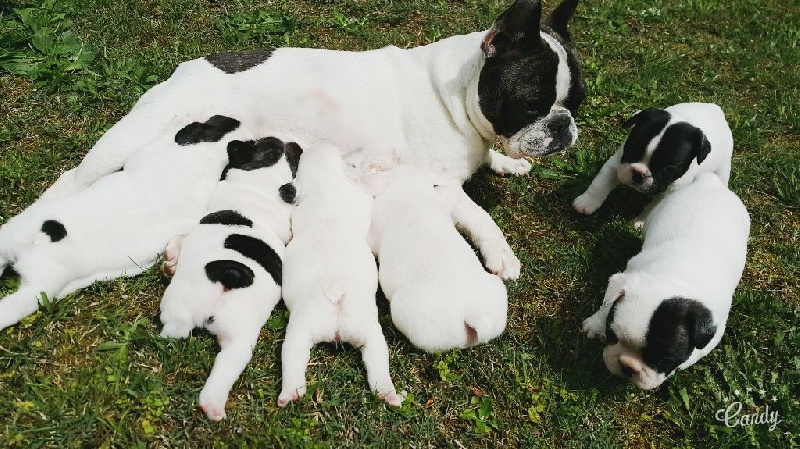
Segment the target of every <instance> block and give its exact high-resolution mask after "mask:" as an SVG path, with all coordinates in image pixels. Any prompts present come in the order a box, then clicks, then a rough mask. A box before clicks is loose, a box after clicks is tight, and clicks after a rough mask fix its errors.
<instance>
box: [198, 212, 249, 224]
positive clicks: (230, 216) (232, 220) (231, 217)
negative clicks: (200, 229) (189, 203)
mask: <svg viewBox="0 0 800 449" xmlns="http://www.w3.org/2000/svg"><path fill="white" fill-rule="evenodd" d="M200 224H221V225H226V226H247V227H248V228H252V227H253V220H250V219H249V218H247V217H245V216H244V215H242V214H240V213H239V212H236V211H235V210H219V211H216V212H211V213H210V214H208V215H206V216H205V217H203V218H202V219H200Z"/></svg>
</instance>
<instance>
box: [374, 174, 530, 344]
mask: <svg viewBox="0 0 800 449" xmlns="http://www.w3.org/2000/svg"><path fill="white" fill-rule="evenodd" d="M370 182H371V183H372V185H370V186H369V188H370V190H371V191H374V192H376V193H377V196H376V197H375V204H374V211H373V215H372V228H371V230H370V241H371V245H372V249H373V251H374V252H375V254H376V255H377V256H378V262H379V266H380V270H379V277H380V284H381V288H382V289H383V292H384V293H385V294H386V298H388V299H389V303H390V306H391V311H392V320H393V321H394V324H395V325H396V326H397V328H398V329H399V330H400V331H401V332H402V333H403V334H404V335H405V336H406V337H408V339H409V341H411V343H412V344H414V345H415V346H417V347H419V348H421V349H423V350H425V351H429V352H439V351H446V350H449V349H453V348H466V347H469V346H473V345H476V344H478V343H485V342H487V341H489V340H490V339H492V338H494V337H497V336H498V335H500V333H502V332H503V329H505V325H506V313H507V299H506V288H505V285H504V284H503V281H502V280H501V279H500V277H498V276H495V275H493V274H490V273H487V272H486V271H485V270H484V268H483V266H481V263H480V261H479V260H478V257H477V256H476V255H475V253H474V252H473V250H472V248H471V247H470V246H469V244H468V243H467V242H466V241H465V240H464V238H463V237H462V236H461V235H460V234H459V233H458V230H456V228H455V226H454V222H459V223H461V224H462V225H464V226H465V229H466V231H467V232H468V233H470V234H471V235H472V236H473V238H474V240H475V242H476V244H477V245H478V246H479V247H480V249H481V250H482V252H484V254H489V255H490V256H489V257H487V258H486V259H487V261H488V260H490V259H492V260H497V261H498V262H497V268H496V270H495V271H497V272H498V273H499V274H502V273H503V272H506V273H505V275H506V277H510V278H516V277H517V276H518V275H519V260H517V259H516V257H514V255H513V252H511V249H510V248H509V247H508V244H507V243H506V241H505V238H504V237H503V235H502V233H501V231H500V229H499V228H497V226H496V225H495V224H494V222H493V221H492V219H491V217H489V216H488V214H487V213H486V212H485V211H483V210H482V209H481V208H480V207H479V206H477V205H476V204H475V203H473V202H472V201H471V200H470V199H469V197H467V196H466V195H465V194H464V192H463V190H462V189H461V186H460V184H459V183H458V182H457V181H456V182H453V183H448V184H442V185H439V186H438V187H434V184H433V181H432V178H431V177H430V176H429V175H428V174H427V173H425V172H423V171H422V170H420V169H417V168H414V167H411V166H397V167H395V168H394V169H392V171H391V172H389V173H388V174H385V177H384V178H382V179H381V178H373V179H372V180H371V181H370ZM376 184H377V185H376ZM381 184H382V185H381ZM494 254H499V256H498V257H495V256H494Z"/></svg>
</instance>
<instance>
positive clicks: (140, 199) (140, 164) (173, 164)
mask: <svg viewBox="0 0 800 449" xmlns="http://www.w3.org/2000/svg"><path fill="white" fill-rule="evenodd" d="M209 117H210V116H208V117H204V118H203V119H202V120H203V121H205V120H207V119H208V118H209ZM189 123H190V120H186V119H185V118H180V117H178V118H174V119H172V120H164V121H162V122H161V123H160V124H159V125H158V126H156V125H155V124H154V126H153V127H152V128H150V129H149V130H148V131H147V132H145V135H146V136H158V137H157V138H155V139H151V140H150V141H149V142H148V143H147V145H146V146H145V147H142V148H140V150H139V151H138V152H137V153H136V154H135V155H133V157H131V158H130V159H129V160H127V161H125V168H124V170H123V171H120V172H115V173H111V174H105V176H103V177H102V178H100V179H99V180H97V182H95V183H94V184H92V185H91V186H89V187H88V188H86V189H84V190H81V191H80V192H77V193H75V194H74V195H71V196H66V197H58V196H48V197H47V198H44V197H43V198H42V199H40V200H39V201H37V202H36V203H34V204H33V205H31V206H30V207H28V208H27V209H26V210H25V211H23V212H22V213H21V214H19V215H17V216H16V217H14V218H12V219H10V220H9V221H8V222H7V223H6V224H4V225H3V227H2V228H0V260H2V261H3V263H13V264H14V269H15V270H16V271H17V272H18V273H19V274H20V280H21V283H20V287H19V289H18V291H17V292H15V293H13V294H11V295H8V296H6V297H5V298H3V299H2V300H0V329H3V328H5V327H8V326H11V325H13V324H15V323H17V322H18V321H19V320H20V319H22V318H24V317H26V316H28V315H30V314H32V313H33V312H35V311H36V310H37V308H38V306H39V298H40V294H41V293H44V294H45V295H47V297H48V298H50V299H53V298H62V297H64V296H66V295H67V294H69V293H71V292H74V291H75V290H78V289H80V288H83V287H86V286H88V285H90V284H91V283H92V282H94V281H97V280H104V279H113V278H117V277H120V276H133V275H136V274H139V273H141V272H142V271H144V270H145V269H147V268H148V267H150V266H151V265H153V264H154V263H155V262H156V260H157V259H158V257H159V254H160V253H161V251H162V250H163V249H164V246H165V245H166V243H167V241H169V239H170V238H171V237H172V236H174V235H176V234H182V233H186V232H187V231H188V230H189V229H190V228H191V227H192V226H193V225H194V224H195V223H196V222H197V220H199V219H200V217H201V216H202V214H203V212H204V211H205V210H206V208H207V206H208V198H209V197H210V195H211V192H212V191H213V190H214V187H215V186H216V185H217V182H218V181H219V176H220V172H221V171H222V168H223V167H224V166H225V163H226V161H227V153H226V144H227V142H228V141H230V140H233V139H235V138H248V137H249V136H250V135H249V134H248V132H247V131H245V130H243V129H242V128H241V127H239V129H237V130H236V131H233V132H231V133H229V134H227V135H226V136H225V137H224V138H223V140H221V141H220V142H210V143H198V144H194V145H187V146H180V145H178V144H176V143H175V133H176V132H177V131H178V130H179V129H181V128H182V127H183V126H184V125H188V124H189ZM141 137H142V136H139V138H141ZM117 168H120V167H117ZM68 173H70V172H68ZM73 173H74V172H73ZM65 175H66V174H65ZM67 176H69V175H67ZM45 220H57V221H58V222H60V223H62V224H63V225H64V226H65V227H66V230H67V236H66V237H65V238H64V239H63V240H61V241H58V242H51V241H50V239H49V238H48V237H47V236H46V235H45V234H43V233H41V232H40V229H41V226H42V223H43V222H44V221H45ZM0 268H2V267H0Z"/></svg>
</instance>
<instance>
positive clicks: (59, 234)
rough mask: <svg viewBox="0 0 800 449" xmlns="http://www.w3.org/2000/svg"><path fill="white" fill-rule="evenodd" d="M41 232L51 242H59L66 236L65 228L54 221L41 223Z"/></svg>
mask: <svg viewBox="0 0 800 449" xmlns="http://www.w3.org/2000/svg"><path fill="white" fill-rule="evenodd" d="M42 232H44V233H45V234H47V236H48V237H50V241H51V242H58V241H61V240H62V239H63V238H64V237H66V236H67V228H65V227H64V225H63V224H61V222H59V221H56V220H47V221H45V222H44V223H42Z"/></svg>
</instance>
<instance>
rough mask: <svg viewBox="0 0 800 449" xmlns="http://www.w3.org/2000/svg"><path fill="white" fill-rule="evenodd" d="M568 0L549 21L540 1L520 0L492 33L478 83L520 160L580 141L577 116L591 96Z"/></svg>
mask: <svg viewBox="0 0 800 449" xmlns="http://www.w3.org/2000/svg"><path fill="white" fill-rule="evenodd" d="M577 4H578V0H564V1H563V2H562V3H561V4H560V5H559V6H558V7H557V8H556V9H555V10H554V11H553V12H552V13H551V14H550V16H549V17H547V19H545V20H544V22H541V16H542V5H541V3H540V2H539V1H538V0H516V1H515V2H514V4H513V5H512V6H511V7H510V8H508V9H507V10H506V11H505V12H504V13H503V14H501V15H500V17H498V18H497V20H496V21H495V23H494V24H493V25H492V27H491V28H490V29H489V31H488V32H487V33H486V36H485V37H484V39H483V43H482V44H481V49H482V50H483V53H484V55H485V56H486V61H485V65H484V66H483V69H482V70H481V74H480V79H479V81H478V98H479V101H480V108H481V111H482V112H483V115H484V116H485V117H486V118H487V119H488V120H489V122H490V123H491V124H492V126H493V127H494V131H495V134H497V135H498V137H499V138H500V141H501V142H502V144H503V147H504V149H505V151H506V153H507V154H508V155H509V156H511V157H514V158H519V157H522V156H524V155H530V156H540V155H545V154H550V153H554V152H556V151H560V150H563V149H564V148H566V147H568V146H570V145H572V144H574V143H575V141H576V140H577V139H578V129H577V127H576V126H575V118H574V115H575V113H576V112H577V110H578V106H580V104H581V102H582V101H583V99H584V97H585V96H586V92H585V87H584V85H583V79H582V77H581V71H580V66H579V65H578V59H577V57H576V55H575V53H574V49H573V46H572V41H571V38H570V34H569V31H568V30H567V22H569V19H570V18H571V17H572V14H573V13H574V12H575V7H576V6H577Z"/></svg>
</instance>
